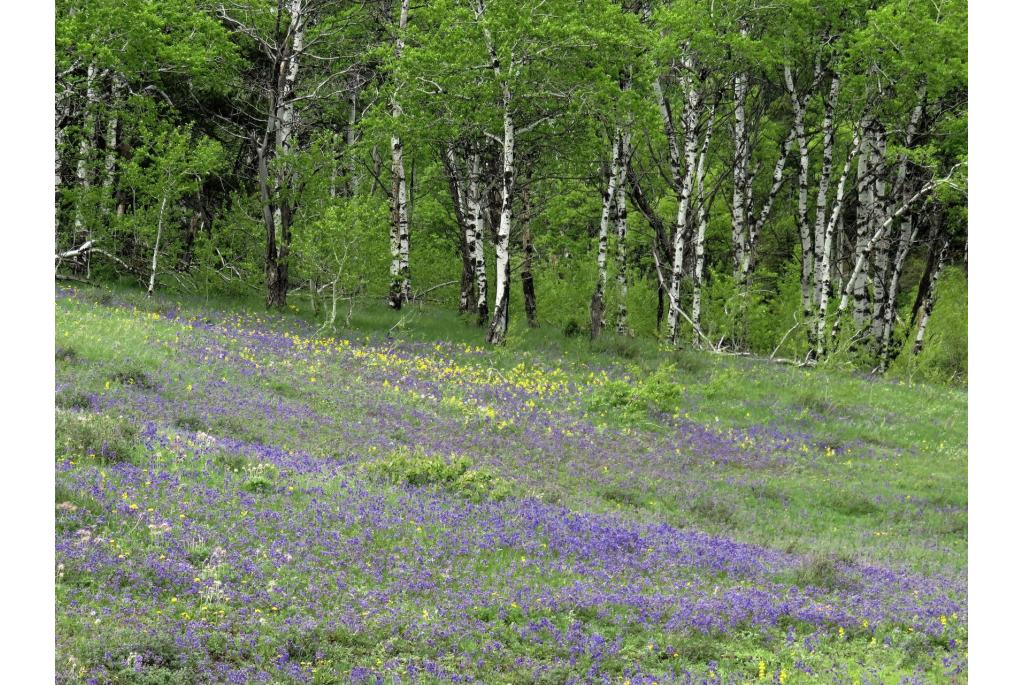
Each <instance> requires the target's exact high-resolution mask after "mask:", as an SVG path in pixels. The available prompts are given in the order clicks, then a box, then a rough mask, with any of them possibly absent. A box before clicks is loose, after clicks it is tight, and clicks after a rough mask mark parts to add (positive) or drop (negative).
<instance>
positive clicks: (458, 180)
mask: <svg viewBox="0 0 1024 685" xmlns="http://www.w3.org/2000/svg"><path fill="white" fill-rule="evenodd" d="M441 163H442V166H443V168H444V172H445V176H447V178H448V192H449V194H450V195H451V198H452V208H453V210H454V212H455V223H456V225H457V226H458V230H459V253H460V255H461V256H462V278H461V280H460V283H459V312H460V313H462V314H465V313H466V312H469V311H472V310H473V307H474V306H475V304H476V298H475V296H474V295H475V293H474V290H475V287H474V286H475V274H474V272H473V227H472V225H471V224H470V219H469V209H468V206H467V202H466V185H467V184H466V182H465V181H464V180H463V178H462V169H463V163H462V160H460V159H458V158H457V157H456V155H455V150H454V149H453V148H452V147H451V146H448V147H446V148H445V151H444V154H443V155H442V160H441Z"/></svg>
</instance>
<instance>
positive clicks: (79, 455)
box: [55, 410, 142, 464]
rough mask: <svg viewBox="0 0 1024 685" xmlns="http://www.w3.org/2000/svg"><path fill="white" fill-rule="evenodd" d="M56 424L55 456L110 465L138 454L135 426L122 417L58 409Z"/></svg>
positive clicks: (138, 457) (139, 447)
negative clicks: (90, 460)
mask: <svg viewBox="0 0 1024 685" xmlns="http://www.w3.org/2000/svg"><path fill="white" fill-rule="evenodd" d="M56 424H57V431H56V450H55V451H56V455H57V456H58V457H68V458H70V459H75V460H79V459H92V460H98V461H99V462H100V463H102V464H112V463H120V462H129V463H135V462H137V461H138V460H139V459H140V458H141V456H142V443H141V441H140V439H139V429H138V428H137V427H136V426H135V425H134V424H133V423H131V422H130V421H129V420H128V419H126V418H124V417H121V416H109V415H106V414H90V413H83V412H70V411H64V410H58V411H57V422H56Z"/></svg>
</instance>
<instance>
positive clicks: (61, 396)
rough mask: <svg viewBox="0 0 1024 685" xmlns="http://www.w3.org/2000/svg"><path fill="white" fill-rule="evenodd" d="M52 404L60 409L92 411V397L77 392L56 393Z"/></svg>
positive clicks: (64, 391)
mask: <svg viewBox="0 0 1024 685" xmlns="http://www.w3.org/2000/svg"><path fill="white" fill-rule="evenodd" d="M54 402H55V403H56V405H57V406H58V407H60V408H61V409H79V410H84V409H92V397H90V396H89V394H88V393H84V392H81V391H77V390H63V391H61V392H59V393H57V394H56V396H55V399H54Z"/></svg>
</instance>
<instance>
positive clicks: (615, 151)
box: [590, 131, 620, 339]
mask: <svg viewBox="0 0 1024 685" xmlns="http://www.w3.org/2000/svg"><path fill="white" fill-rule="evenodd" d="M619 143H620V138H619V132H618V131H616V132H615V134H614V135H613V136H612V154H611V167H610V169H609V172H608V186H607V189H606V190H605V192H604V197H603V198H602V203H601V223H600V225H599V227H598V232H597V284H596V285H595V286H594V294H593V295H592V296H591V298H590V337H591V339H596V338H597V337H598V336H599V335H600V334H601V328H602V327H603V326H604V305H605V302H604V291H605V288H606V286H607V283H608V268H607V261H608V224H609V223H611V222H612V221H614V217H613V214H614V213H615V210H614V209H613V208H614V207H615V203H616V198H617V193H616V184H617V183H618V181H619Z"/></svg>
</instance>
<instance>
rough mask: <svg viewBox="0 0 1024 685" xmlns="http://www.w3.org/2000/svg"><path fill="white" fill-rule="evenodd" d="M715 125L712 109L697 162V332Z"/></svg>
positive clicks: (693, 314)
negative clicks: (707, 181) (707, 177)
mask: <svg viewBox="0 0 1024 685" xmlns="http://www.w3.org/2000/svg"><path fill="white" fill-rule="evenodd" d="M714 123H715V110H714V107H712V108H711V109H710V111H708V120H707V123H706V125H705V128H704V143H703V144H702V145H701V150H700V158H699V159H698V161H697V230H696V232H695V234H694V237H693V302H692V308H691V317H690V318H691V319H692V320H693V325H694V327H695V328H697V330H700V313H701V296H702V293H703V288H704V236H705V235H706V233H707V228H708V207H707V204H706V202H705V198H704V174H705V170H706V166H707V157H708V148H709V147H710V145H711V133H712V129H713V127H714ZM693 344H694V345H695V346H696V345H699V344H700V336H699V335H697V334H696V331H694V336H693Z"/></svg>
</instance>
